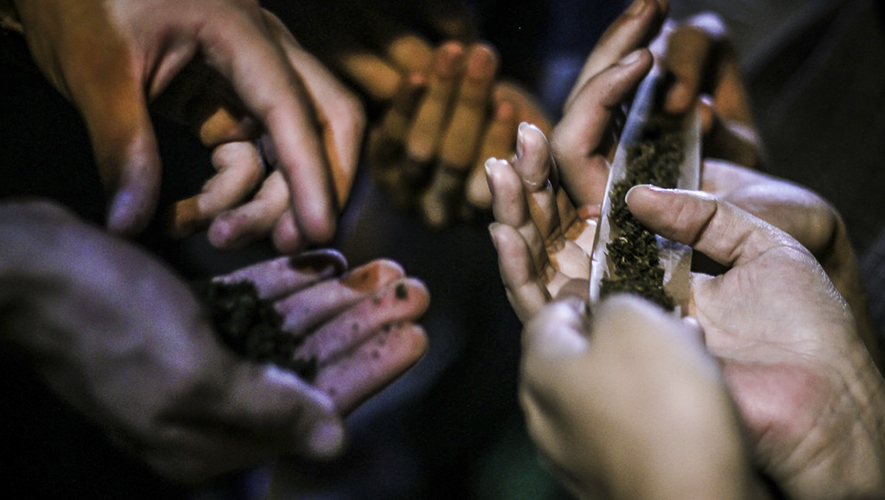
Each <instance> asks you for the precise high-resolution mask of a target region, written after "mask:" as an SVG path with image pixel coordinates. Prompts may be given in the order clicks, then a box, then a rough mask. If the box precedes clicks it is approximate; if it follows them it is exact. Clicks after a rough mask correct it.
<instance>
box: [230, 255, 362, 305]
mask: <svg viewBox="0 0 885 500" xmlns="http://www.w3.org/2000/svg"><path fill="white" fill-rule="evenodd" d="M345 269H347V261H346V260H345V258H344V256H343V255H341V254H340V253H339V252H337V251H335V250H314V251H311V252H304V253H302V254H299V255H294V256H291V257H288V256H287V257H279V258H276V259H273V260H269V261H265V262H261V263H259V264H255V265H252V266H248V267H245V268H243V269H239V270H237V271H234V272H232V273H230V274H227V275H224V276H219V277H217V278H215V279H214V280H213V281H217V282H220V283H239V282H243V281H248V282H251V283H253V284H254V285H255V288H256V289H257V290H258V296H259V297H261V299H263V300H270V301H277V300H278V299H280V298H281V297H283V296H287V295H291V294H293V293H295V292H297V291H299V290H303V289H306V288H309V287H311V286H313V285H315V284H317V283H319V282H322V281H325V280H327V279H329V278H332V277H333V276H338V275H339V274H341V272H343V271H344V270H345Z"/></svg>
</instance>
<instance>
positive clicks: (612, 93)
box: [550, 49, 652, 206]
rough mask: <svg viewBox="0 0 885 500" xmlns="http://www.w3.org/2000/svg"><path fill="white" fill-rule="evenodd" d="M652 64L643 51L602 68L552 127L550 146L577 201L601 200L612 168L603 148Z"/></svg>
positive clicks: (563, 182)
mask: <svg viewBox="0 0 885 500" xmlns="http://www.w3.org/2000/svg"><path fill="white" fill-rule="evenodd" d="M651 65H652V56H651V53H649V52H648V50H645V49H641V50H638V51H636V52H632V53H630V54H629V55H628V56H626V57H625V58H624V59H622V60H621V61H620V62H619V63H618V64H616V65H614V66H612V67H610V68H608V69H606V70H605V71H603V72H601V73H600V74H598V75H597V76H595V77H594V78H592V79H591V80H589V81H588V82H587V83H586V84H585V85H584V86H583V87H582V88H581V89H580V90H579V92H577V94H575V96H574V101H573V103H572V105H571V107H570V109H569V112H568V113H566V115H565V116H564V117H563V118H562V120H561V121H560V122H559V124H557V126H556V128H555V129H554V131H553V134H552V136H551V141H550V142H551V147H552V148H553V154H554V156H555V157H556V159H557V162H558V167H559V174H560V176H561V177H562V184H563V187H565V188H566V190H567V191H568V194H569V195H570V197H571V199H572V200H573V203H574V204H575V205H577V206H584V205H598V204H599V203H601V202H602V198H603V195H604V190H605V184H606V182H607V180H608V172H609V167H608V163H607V161H606V158H605V156H606V155H607V153H608V152H607V151H602V150H601V147H602V146H604V145H605V144H606V142H605V138H606V137H607V135H608V134H609V133H610V130H611V129H610V128H609V126H610V122H611V120H612V117H613V116H614V114H615V113H617V112H619V107H620V105H621V103H622V102H623V101H624V99H625V98H626V97H627V95H628V94H629V93H630V92H632V91H633V90H634V89H635V88H636V86H637V85H638V84H639V82H640V81H641V79H642V78H643V77H644V76H645V74H646V73H647V72H648V70H649V69H650V68H651Z"/></svg>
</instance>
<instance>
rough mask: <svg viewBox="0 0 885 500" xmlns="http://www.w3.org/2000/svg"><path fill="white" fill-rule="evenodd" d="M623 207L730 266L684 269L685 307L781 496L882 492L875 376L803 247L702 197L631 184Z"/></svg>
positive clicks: (845, 313) (879, 389) (848, 316)
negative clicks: (706, 271)
mask: <svg viewBox="0 0 885 500" xmlns="http://www.w3.org/2000/svg"><path fill="white" fill-rule="evenodd" d="M627 204H628V206H629V208H630V210H631V211H632V212H633V215H634V216H636V218H637V219H638V220H639V221H640V222H642V223H643V224H645V225H646V226H647V227H648V228H649V229H651V230H652V231H655V232H656V233H658V234H661V235H663V236H664V237H667V238H670V239H672V240H675V241H678V242H681V243H685V244H691V245H692V246H693V248H694V249H695V250H696V251H698V252H701V253H703V254H705V255H706V256H708V257H709V258H711V259H713V260H714V261H716V262H718V263H719V264H721V265H724V266H726V267H728V268H729V270H728V271H727V272H725V273H724V274H722V275H719V276H716V277H712V276H706V275H695V276H693V279H692V287H691V288H692V289H691V301H690V303H689V308H688V309H689V310H688V314H689V315H690V316H692V317H694V318H696V319H697V321H698V322H699V324H700V325H701V327H702V328H703V330H704V334H705V338H706V344H707V348H708V349H709V351H710V352H711V353H712V354H713V355H714V356H716V358H717V359H718V362H719V364H720V366H722V369H723V372H724V373H725V376H726V378H727V380H728V384H729V386H730V388H731V390H732V393H733V395H734V397H735V400H736V402H737V404H738V406H739V407H740V409H741V412H742V415H743V418H744V420H745V422H746V423H747V425H748V427H749V429H750V434H751V439H752V443H753V446H754V449H755V457H756V463H757V464H758V465H759V466H760V467H762V469H763V471H764V472H766V473H767V474H769V475H770V476H771V477H772V478H773V479H774V480H775V482H776V483H777V484H778V485H779V486H780V487H781V488H782V489H783V490H784V492H785V493H786V494H787V496H788V497H789V498H811V499H814V498H821V499H823V498H828V499H833V498H860V497H864V496H865V495H867V496H870V497H877V496H881V495H882V494H883V493H885V473H883V471H885V439H883V436H885V435H883V433H882V428H883V422H885V382H883V379H882V375H881V374H880V372H879V371H878V370H877V368H876V366H875V364H874V363H873V361H872V359H871V358H870V355H869V353H868V351H867V349H866V347H865V345H864V343H863V342H862V340H861V338H860V337H859V335H858V332H857V327H856V323H855V319H854V316H853V315H852V313H851V310H850V308H849V307H848V305H847V304H846V303H845V301H844V300H843V299H842V297H841V296H840V295H839V294H838V292H837V291H836V290H835V288H834V286H833V284H832V282H830V281H829V279H827V277H826V274H825V273H824V272H823V270H822V269H821V267H820V265H819V264H818V263H817V261H816V260H815V259H814V257H813V256H812V255H811V254H810V253H809V252H808V250H806V249H805V248H804V247H803V246H802V245H801V244H800V243H799V242H797V241H796V240H795V239H793V238H792V237H790V236H788V235H787V234H786V233H784V232H782V231H780V230H778V229H776V228H774V227H773V226H771V225H769V224H767V223H765V222H763V221H761V220H759V219H757V218H755V217H752V216H751V215H749V214H747V213H746V212H744V211H742V210H740V209H739V208H737V207H735V206H733V205H731V204H729V203H726V202H723V201H720V200H717V199H715V198H713V197H712V196H710V195H704V194H701V193H687V192H678V191H668V190H661V189H651V188H649V187H636V188H634V189H633V190H631V192H629V193H628V195H627Z"/></svg>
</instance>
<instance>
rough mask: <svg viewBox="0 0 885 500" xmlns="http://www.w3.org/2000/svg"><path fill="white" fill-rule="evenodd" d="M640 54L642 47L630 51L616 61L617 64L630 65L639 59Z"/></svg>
mask: <svg viewBox="0 0 885 500" xmlns="http://www.w3.org/2000/svg"><path fill="white" fill-rule="evenodd" d="M640 56H642V49H636V50H634V51H633V52H630V53H629V54H627V55H626V56H624V57H623V58H621V60H620V61H618V65H620V66H630V65H631V64H635V63H636V61H638V60H639V58H640Z"/></svg>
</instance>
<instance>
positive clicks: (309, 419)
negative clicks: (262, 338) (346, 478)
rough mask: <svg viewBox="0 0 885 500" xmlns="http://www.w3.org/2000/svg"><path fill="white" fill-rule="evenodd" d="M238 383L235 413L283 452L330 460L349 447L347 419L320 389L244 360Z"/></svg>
mask: <svg viewBox="0 0 885 500" xmlns="http://www.w3.org/2000/svg"><path fill="white" fill-rule="evenodd" d="M241 368H242V369H241V370H239V371H237V376H236V377H235V379H234V380H233V381H232V386H231V388H232V390H231V399H230V400H229V401H230V404H229V405H228V406H227V408H229V409H230V410H231V411H232V414H231V415H229V417H231V418H232V420H233V422H234V423H235V424H237V425H239V426H245V427H247V428H251V429H252V432H253V433H254V434H255V436H256V437H257V438H259V439H258V441H259V442H264V443H269V444H270V443H273V444H274V445H275V446H277V447H279V452H282V453H287V454H288V453H293V454H295V455H297V456H300V457H304V458H309V459H315V460H326V459H330V458H334V457H335V456H337V455H338V454H340V453H341V451H342V450H343V449H344V447H345V445H346V441H347V439H346V431H345V427H344V421H343V420H342V418H341V417H340V416H339V415H338V413H337V412H336V411H335V404H334V402H333V401H332V399H331V398H329V397H328V395H326V394H325V393H324V392H323V391H321V390H320V389H318V388H316V387H314V386H312V385H309V384H308V383H307V382H305V381H304V380H302V379H301V378H299V377H298V376H296V375H295V374H293V373H290V372H287V371H285V370H282V369H279V368H276V367H273V366H267V365H265V366H259V365H252V366H248V365H247V364H244V365H243V366H241Z"/></svg>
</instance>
